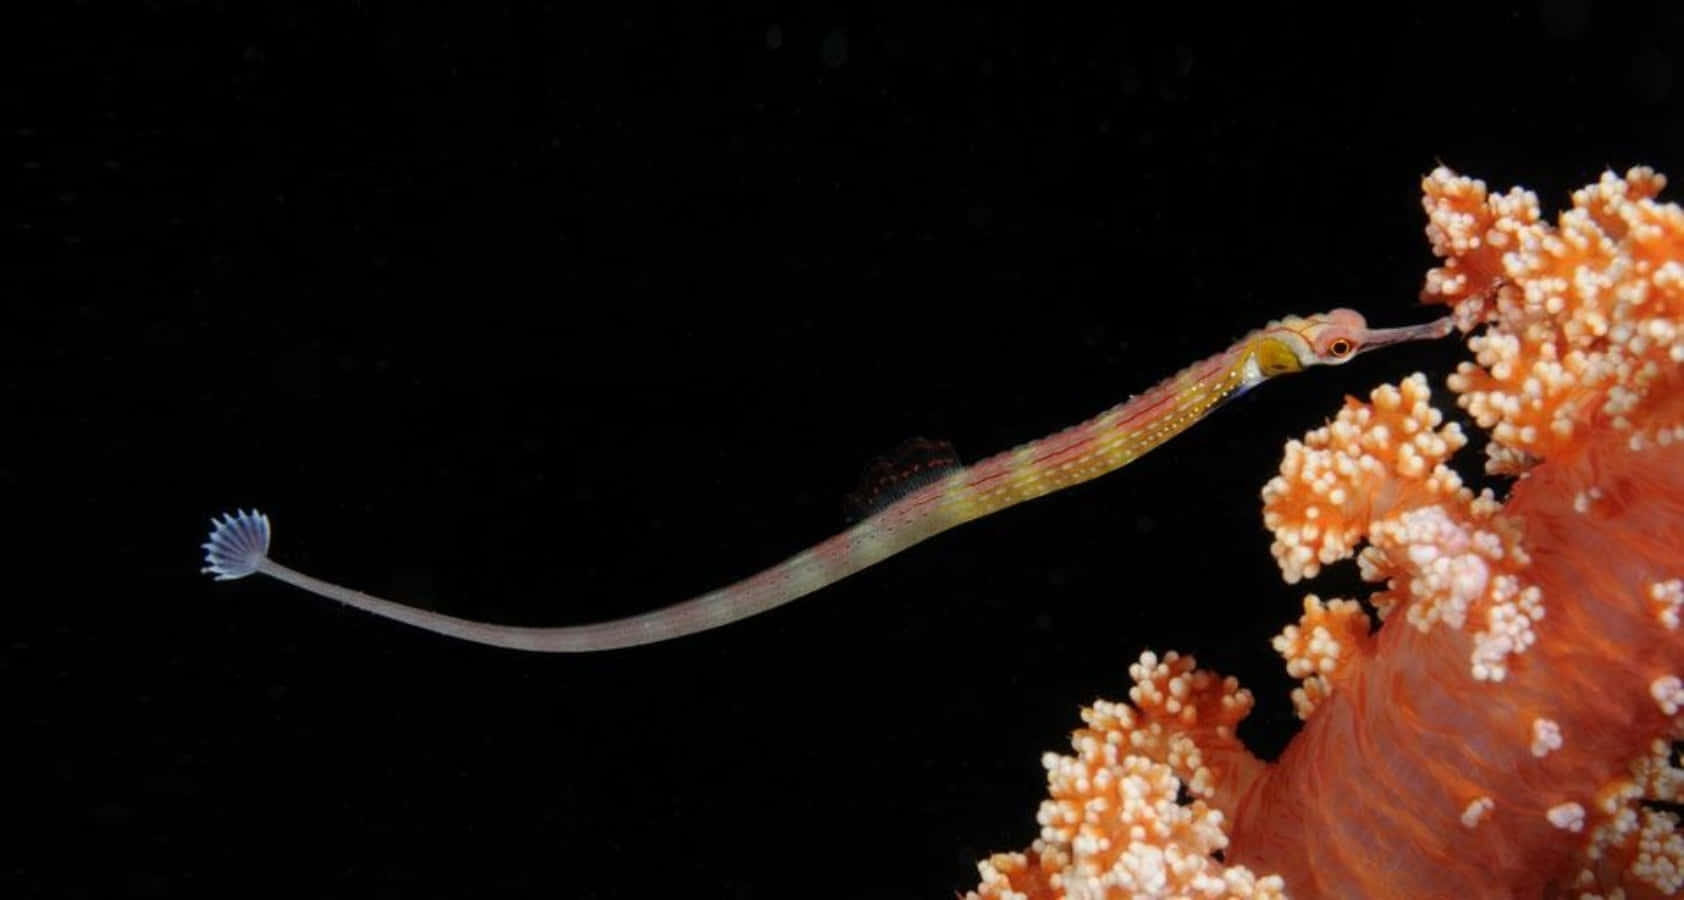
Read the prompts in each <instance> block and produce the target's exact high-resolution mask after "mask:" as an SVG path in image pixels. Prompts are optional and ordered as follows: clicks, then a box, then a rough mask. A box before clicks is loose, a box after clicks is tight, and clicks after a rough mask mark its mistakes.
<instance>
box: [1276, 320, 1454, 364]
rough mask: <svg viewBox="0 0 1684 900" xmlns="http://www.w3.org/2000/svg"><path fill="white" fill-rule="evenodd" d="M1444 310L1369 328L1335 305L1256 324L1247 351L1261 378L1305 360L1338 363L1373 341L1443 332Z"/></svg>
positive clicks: (1447, 328)
mask: <svg viewBox="0 0 1684 900" xmlns="http://www.w3.org/2000/svg"><path fill="white" fill-rule="evenodd" d="M1453 325H1454V323H1453V321H1452V320H1451V319H1450V317H1448V316H1446V317H1444V318H1442V319H1437V320H1435V321H1432V322H1423V323H1422V324H1420V325H1405V326H1402V327H1400V328H1370V327H1368V321H1367V320H1366V319H1364V318H1363V317H1362V313H1359V312H1357V311H1356V310H1354V309H1335V310H1330V311H1328V312H1324V313H1317V314H1315V315H1313V316H1302V317H1300V316H1287V317H1286V318H1284V319H1281V320H1279V321H1276V322H1270V323H1269V324H1268V325H1265V326H1264V327H1263V328H1261V329H1259V330H1258V332H1257V334H1256V336H1255V337H1254V338H1253V340H1252V347H1251V354H1252V358H1253V359H1255V360H1256V362H1257V368H1258V372H1259V373H1260V374H1261V375H1262V376H1263V377H1264V378H1273V377H1274V376H1276V375H1286V374H1289V373H1292V372H1300V371H1303V370H1304V369H1308V368H1309V367H1311V366H1339V365H1344V364H1345V363H1348V362H1350V361H1351V360H1353V359H1356V358H1357V356H1359V355H1361V354H1363V353H1366V352H1368V351H1369V350H1373V349H1375V348H1376V347H1386V346H1390V345H1392V344H1402V343H1406V342H1409V341H1425V340H1432V339H1434V338H1441V337H1444V336H1445V335H1447V334H1449V333H1450V332H1451V330H1452V328H1453Z"/></svg>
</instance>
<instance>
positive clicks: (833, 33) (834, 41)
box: [819, 28, 848, 69]
mask: <svg viewBox="0 0 1684 900" xmlns="http://www.w3.org/2000/svg"><path fill="white" fill-rule="evenodd" d="M819 54H820V56H822V57H823V58H824V64H825V67H826V68H830V69H840V68H842V64H843V63H846V62H847V61H848V33H847V32H846V31H843V30H842V29H840V28H833V29H831V30H830V33H829V34H826V35H825V36H824V44H823V45H821V46H820V48H819Z"/></svg>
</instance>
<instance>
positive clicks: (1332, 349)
mask: <svg viewBox="0 0 1684 900" xmlns="http://www.w3.org/2000/svg"><path fill="white" fill-rule="evenodd" d="M1355 349H1356V345H1355V344H1353V343H1352V342H1351V341H1350V339H1348V338H1334V339H1333V341H1332V342H1331V343H1329V344H1328V345H1327V352H1328V353H1329V354H1331V355H1333V356H1350V355H1351V351H1352V350H1355Z"/></svg>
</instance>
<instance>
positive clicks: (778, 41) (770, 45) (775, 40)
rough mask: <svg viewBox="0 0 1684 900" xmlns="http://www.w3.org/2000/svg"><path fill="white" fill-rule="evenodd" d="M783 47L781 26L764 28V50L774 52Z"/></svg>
mask: <svg viewBox="0 0 1684 900" xmlns="http://www.w3.org/2000/svg"><path fill="white" fill-rule="evenodd" d="M783 45H784V30H783V26H781V25H768V26H767V27H766V49H767V50H776V49H778V48H779V47H782V46H783Z"/></svg>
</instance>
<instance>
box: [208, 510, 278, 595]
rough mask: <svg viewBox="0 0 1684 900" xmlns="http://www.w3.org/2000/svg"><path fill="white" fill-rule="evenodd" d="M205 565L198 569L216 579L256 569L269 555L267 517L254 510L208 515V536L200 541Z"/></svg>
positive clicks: (240, 575)
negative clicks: (203, 541) (208, 537)
mask: <svg viewBox="0 0 1684 900" xmlns="http://www.w3.org/2000/svg"><path fill="white" fill-rule="evenodd" d="M201 546H203V547H204V550H205V565H204V568H202V569H200V570H199V571H200V572H203V573H205V574H207V575H210V576H212V577H214V578H215V579H216V580H217V581H233V580H235V579H236V578H244V577H246V576H247V575H250V574H252V573H254V572H256V571H258V570H259V569H260V568H261V567H262V565H263V561H264V560H265V559H268V558H269V517H268V516H266V515H264V514H263V513H261V512H258V511H257V510H255V509H254V510H252V511H251V512H246V511H245V510H243V509H242V510H239V511H237V512H233V513H225V514H224V515H223V516H222V518H221V519H220V520H218V519H217V518H216V517H214V516H213V517H211V533H210V540H208V541H205V543H204V544H203V545H201Z"/></svg>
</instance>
